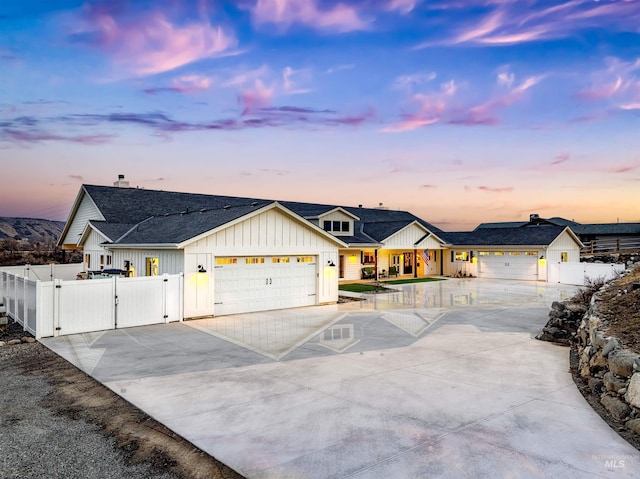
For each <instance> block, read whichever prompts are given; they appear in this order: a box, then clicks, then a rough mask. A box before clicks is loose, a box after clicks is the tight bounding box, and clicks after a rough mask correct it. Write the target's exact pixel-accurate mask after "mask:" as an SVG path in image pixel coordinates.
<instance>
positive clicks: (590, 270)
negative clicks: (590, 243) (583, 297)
mask: <svg viewBox="0 0 640 479" xmlns="http://www.w3.org/2000/svg"><path fill="white" fill-rule="evenodd" d="M624 270H625V265H624V264H613V263H611V264H604V263H556V264H549V269H548V279H547V280H548V281H549V282H550V283H562V284H575V285H578V286H583V285H584V284H585V280H586V279H598V278H602V279H604V280H605V281H608V280H610V279H612V278H615V277H616V276H617V275H618V274H620V273H622V272H623V271H624Z"/></svg>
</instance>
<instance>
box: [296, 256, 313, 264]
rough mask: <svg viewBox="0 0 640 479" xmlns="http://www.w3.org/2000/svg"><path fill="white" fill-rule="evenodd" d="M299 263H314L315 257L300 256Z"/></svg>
mask: <svg viewBox="0 0 640 479" xmlns="http://www.w3.org/2000/svg"><path fill="white" fill-rule="evenodd" d="M297 262H298V263H313V256H298V258H297Z"/></svg>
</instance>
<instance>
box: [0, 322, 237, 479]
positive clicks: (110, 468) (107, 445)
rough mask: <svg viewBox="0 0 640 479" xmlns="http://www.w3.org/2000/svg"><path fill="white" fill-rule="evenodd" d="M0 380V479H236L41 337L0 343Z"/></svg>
mask: <svg viewBox="0 0 640 479" xmlns="http://www.w3.org/2000/svg"><path fill="white" fill-rule="evenodd" d="M14 326H17V325H12V324H10V325H9V329H10V330H11V329H12V327H13V329H15V327H14ZM16 334H20V336H24V333H22V332H21V331H20V332H18V333H15V334H13V336H15V335H16ZM2 336H4V338H3V340H6V339H7V336H11V334H10V333H8V332H7V331H4V332H3V333H2ZM20 336H18V338H19V337H20ZM0 384H1V385H2V386H1V387H0V451H2V454H0V477H2V478H34V477H47V478H69V477H91V478H93V477H95V478H98V477H99V478H106V479H109V478H114V479H115V478H122V477H127V478H131V479H145V478H159V479H174V478H207V479H209V478H213V479H216V478H224V479H238V478H240V479H241V478H242V476H241V475H239V474H238V473H236V472H235V471H233V470H232V469H230V468H228V467H227V466H225V465H224V464H222V463H220V462H218V461H216V460H215V459H214V458H212V457H211V456H209V455H208V454H206V453H204V452H202V451H201V450H199V449H198V448H196V447H195V446H194V445H193V444H191V443H189V442H188V441H186V440H184V439H183V438H182V437H180V436H178V435H177V434H175V433H173V432H172V431H171V430H169V429H167V428H166V427H164V426H163V425H161V424H160V423H158V422H157V421H155V420H153V419H152V418H150V417H149V416H147V415H146V414H144V413H143V412H142V411H140V410H139V409H137V408H136V407H134V406H133V405H131V404H130V403H128V402H126V401H125V400H124V399H122V398H121V397H119V396H118V395H116V394H115V393H113V392H112V391H111V390H109V389H108V388H106V387H104V386H103V385H102V384H100V383H98V382H97V381H95V380H93V379H92V378H91V377H90V376H87V375H86V374H85V373H83V372H82V371H80V370H79V369H77V368H76V367H75V366H73V365H71V364H69V363H68V362H67V361H65V360H64V359H62V358H60V357H59V356H57V355H56V354H55V353H53V352H51V351H50V350H49V349H47V348H46V347H44V346H43V345H42V344H40V343H37V342H36V343H31V344H27V343H23V344H17V345H11V346H8V345H7V346H2V347H0Z"/></svg>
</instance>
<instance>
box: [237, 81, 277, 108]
mask: <svg viewBox="0 0 640 479" xmlns="http://www.w3.org/2000/svg"><path fill="white" fill-rule="evenodd" d="M272 98H273V88H267V87H266V86H265V85H264V83H262V81H261V80H256V81H255V82H254V86H253V88H251V89H249V90H245V91H243V92H240V94H239V95H238V102H239V103H240V104H241V105H242V107H243V110H242V115H246V114H248V113H252V112H255V111H256V110H259V109H260V108H265V107H267V106H269V104H270V103H271V100H272Z"/></svg>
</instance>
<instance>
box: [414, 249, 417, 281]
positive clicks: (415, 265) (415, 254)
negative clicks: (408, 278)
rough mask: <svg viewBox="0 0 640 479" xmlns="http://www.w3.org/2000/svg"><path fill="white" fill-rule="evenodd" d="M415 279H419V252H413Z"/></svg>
mask: <svg viewBox="0 0 640 479" xmlns="http://www.w3.org/2000/svg"><path fill="white" fill-rule="evenodd" d="M413 277H414V278H417V277H418V250H417V249H414V250H413Z"/></svg>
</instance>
